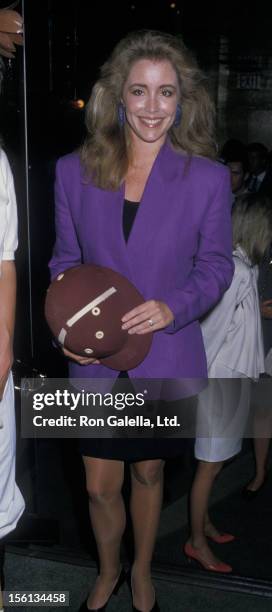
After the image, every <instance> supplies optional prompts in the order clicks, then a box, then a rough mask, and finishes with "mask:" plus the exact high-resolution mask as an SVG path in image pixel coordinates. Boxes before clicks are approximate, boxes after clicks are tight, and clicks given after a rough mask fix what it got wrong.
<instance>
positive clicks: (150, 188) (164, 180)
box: [126, 142, 185, 271]
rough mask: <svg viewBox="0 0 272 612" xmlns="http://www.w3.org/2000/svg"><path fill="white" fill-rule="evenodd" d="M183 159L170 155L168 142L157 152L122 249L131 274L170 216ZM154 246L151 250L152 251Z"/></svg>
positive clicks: (183, 163)
mask: <svg viewBox="0 0 272 612" xmlns="http://www.w3.org/2000/svg"><path fill="white" fill-rule="evenodd" d="M182 165H183V166H184V167H185V157H184V156H182V155H180V154H179V153H177V152H176V151H174V150H173V149H172V147H171V145H170V144H168V142H166V143H165V144H164V145H163V146H162V148H161V149H160V151H159V153H158V155H157V157H156V159H155V162H154V164H153V167H152V169H151V172H150V175H149V177H148V180H147V183H146V186H145V190H144V193H143V197H142V200H141V203H140V205H139V209H138V211H137V215H136V217H135V220H134V224H133V227H132V230H131V233H130V236H129V239H128V242H127V245H126V248H127V255H128V258H129V262H130V266H131V270H132V271H135V270H137V269H139V262H140V260H142V259H143V258H144V254H145V249H146V246H147V245H150V243H151V242H152V241H153V240H155V238H156V233H157V230H158V228H159V227H160V228H161V227H162V225H163V223H164V219H165V217H166V216H168V215H169V214H171V203H172V202H173V198H174V194H175V193H176V181H175V179H176V177H177V174H179V175H180V168H181V166H182ZM156 246H158V245H156V243H155V242H154V248H156Z"/></svg>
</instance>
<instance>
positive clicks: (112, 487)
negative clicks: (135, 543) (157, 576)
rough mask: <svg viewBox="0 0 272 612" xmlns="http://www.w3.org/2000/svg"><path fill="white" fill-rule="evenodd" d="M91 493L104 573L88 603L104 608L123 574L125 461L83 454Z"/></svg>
mask: <svg viewBox="0 0 272 612" xmlns="http://www.w3.org/2000/svg"><path fill="white" fill-rule="evenodd" d="M83 461H84V466H85V471H86V484H87V491H88V494H89V510H90V518H91V523H92V527H93V531H94V535H95V539H96V544H97V550H98V555H99V561H100V574H99V576H98V578H97V580H96V583H95V585H94V588H93V589H92V591H91V593H90V595H89V598H88V602H87V605H88V607H89V608H100V607H102V606H103V605H104V604H105V603H106V601H107V599H108V597H109V596H110V594H111V592H112V590H113V588H114V586H115V584H116V582H117V579H118V576H119V574H120V569H121V568H120V543H121V538H122V535H123V533H124V529H125V509H124V503H123V498H122V495H121V488H122V484H123V478H124V464H123V462H121V461H111V460H108V459H95V458H91V457H83Z"/></svg>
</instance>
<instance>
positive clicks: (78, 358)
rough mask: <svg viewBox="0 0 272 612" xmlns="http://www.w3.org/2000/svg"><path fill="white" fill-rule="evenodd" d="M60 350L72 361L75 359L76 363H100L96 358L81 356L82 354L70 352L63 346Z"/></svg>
mask: <svg viewBox="0 0 272 612" xmlns="http://www.w3.org/2000/svg"><path fill="white" fill-rule="evenodd" d="M62 352H63V353H64V355H65V357H68V358H69V359H72V361H76V363H78V364H79V365H91V364H98V363H100V361H98V359H94V358H93V357H82V355H76V353H71V351H68V349H66V348H63V349H62Z"/></svg>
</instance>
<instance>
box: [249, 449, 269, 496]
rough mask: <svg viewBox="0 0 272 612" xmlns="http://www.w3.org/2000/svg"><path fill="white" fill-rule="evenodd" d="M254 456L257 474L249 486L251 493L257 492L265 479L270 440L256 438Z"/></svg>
mask: <svg viewBox="0 0 272 612" xmlns="http://www.w3.org/2000/svg"><path fill="white" fill-rule="evenodd" d="M253 443H254V455H255V464H256V472H255V476H254V478H253V479H252V480H251V481H250V482H249V484H248V485H247V489H248V490H250V491H257V489H259V488H260V487H261V486H262V484H263V482H264V479H265V474H266V467H267V458H268V452H269V446H270V438H254V442H253Z"/></svg>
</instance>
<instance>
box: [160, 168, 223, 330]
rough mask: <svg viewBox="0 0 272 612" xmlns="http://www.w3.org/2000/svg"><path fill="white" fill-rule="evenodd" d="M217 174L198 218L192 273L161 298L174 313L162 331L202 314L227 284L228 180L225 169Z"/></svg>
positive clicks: (213, 303) (178, 327)
mask: <svg viewBox="0 0 272 612" xmlns="http://www.w3.org/2000/svg"><path fill="white" fill-rule="evenodd" d="M224 170H225V169H224ZM221 177H222V178H221ZM221 177H220V181H219V183H218V184H217V188H215V192H214V196H213V197H212V199H211V203H210V205H209V207H208V210H207V211H206V214H205V215H204V218H203V221H202V226H201V228H200V236H199V244H198V250H197V253H196V256H195V260H194V265H193V269H192V272H191V273H190V275H189V276H188V278H187V280H186V282H185V284H184V285H183V286H182V287H178V286H177V287H176V289H175V290H173V291H172V292H171V294H170V295H169V296H167V297H166V299H165V302H166V304H167V305H168V306H169V308H170V309H171V311H172V312H173V314H174V321H173V323H171V324H170V325H169V326H168V327H167V328H165V330H164V331H165V332H166V333H175V332H177V331H178V330H179V329H181V328H183V327H185V326H186V325H188V324H189V323H192V322H193V321H196V320H199V319H200V318H201V317H203V316H204V315H205V314H206V313H207V312H208V311H209V310H210V309H211V308H212V307H213V306H214V305H215V304H216V303H217V302H218V301H219V300H220V298H221V296H222V295H223V293H224V292H225V291H226V290H227V289H228V287H229V285H230V283H231V280H232V277H233V271H234V265H233V260H232V227H231V193H230V180H229V174H228V173H227V172H223V173H222V175H221ZM181 265H182V262H181Z"/></svg>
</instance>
